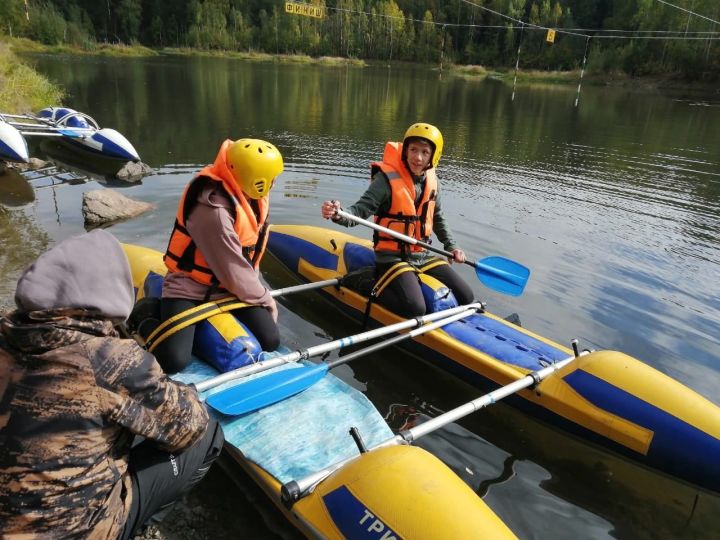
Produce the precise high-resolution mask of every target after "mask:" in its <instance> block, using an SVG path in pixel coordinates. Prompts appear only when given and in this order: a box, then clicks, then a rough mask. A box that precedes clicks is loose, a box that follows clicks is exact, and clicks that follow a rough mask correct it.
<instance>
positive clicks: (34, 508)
mask: <svg viewBox="0 0 720 540" xmlns="http://www.w3.org/2000/svg"><path fill="white" fill-rule="evenodd" d="M93 235H94V233H91V235H86V236H93ZM104 235H105V236H106V237H109V238H110V240H111V241H112V242H114V244H113V243H112V242H109V240H108V238H106V237H103V236H102V235H94V236H93V238H95V239H96V240H97V239H98V237H101V238H100V240H102V242H101V244H103V245H100V246H91V247H93V248H94V249H98V248H101V249H103V250H104V251H101V253H104V254H107V253H108V252H110V253H115V255H117V256H118V261H119V260H120V259H119V257H124V256H123V255H122V250H121V249H120V246H119V244H118V243H117V241H116V240H114V239H113V238H112V236H111V235H109V234H108V233H104ZM108 242H109V245H104V244H108ZM61 245H62V244H61ZM61 245H59V246H58V247H60V246H61ZM54 249H57V248H54ZM113 249H116V250H119V255H118V253H117V251H115V252H113ZM48 253H49V254H50V253H52V250H51V252H48ZM65 255H68V254H65ZM69 255H72V257H69V256H63V257H61V259H62V260H63V261H66V262H68V264H71V265H74V267H73V268H69V269H65V270H67V271H73V272H76V273H75V274H70V276H71V277H68V279H66V280H65V281H64V282H63V283H62V285H61V289H62V290H61V291H59V292H58V293H57V294H55V295H54V296H55V297H58V296H59V295H65V296H68V295H75V296H80V297H82V296H83V295H85V294H86V291H88V289H92V287H93V286H94V284H92V285H89V286H82V287H78V288H77V291H79V292H73V285H74V284H73V283H72V282H73V279H76V278H77V279H83V278H85V279H87V277H88V276H87V275H84V274H83V272H84V270H81V269H79V268H77V266H85V270H97V269H92V268H88V267H89V266H90V265H88V264H87V263H85V264H83V258H82V257H81V256H78V254H77V253H76V250H75V251H72V252H71V253H69ZM41 258H42V257H41ZM38 261H40V259H39V260H38ZM123 261H124V263H125V265H127V261H126V260H125V259H123ZM103 262H107V256H106V257H105V259H104V261H103ZM114 262H117V261H114ZM121 262H122V261H121ZM36 264H37V263H36ZM63 264H65V263H63ZM118 264H119V263H118ZM46 270H47V271H57V268H53V266H52V265H50V267H49V268H47V269H46ZM31 271H33V272H34V274H33V273H32V272H31ZM38 271H39V269H38V268H37V267H36V268H34V269H33V268H31V269H29V270H28V271H26V275H25V276H24V278H27V279H28V280H29V281H32V279H35V280H36V282H37V281H38V280H37V279H36V278H37V275H38ZM28 272H30V274H29V275H28ZM123 272H124V270H123ZM128 272H129V270H128ZM106 275H107V274H106ZM123 275H124V274H123ZM33 276H35V277H34V278H33ZM128 277H129V273H128ZM24 278H21V280H20V282H19V285H18V292H16V303H17V304H18V306H19V307H22V308H25V309H19V310H18V311H15V312H13V313H11V314H9V315H8V316H6V317H3V318H0V537H2V538H13V537H15V536H16V535H17V536H20V535H22V536H23V538H35V537H42V538H48V537H50V538H102V539H109V538H117V536H118V535H119V534H120V533H121V532H122V529H123V525H124V523H125V521H126V518H127V513H128V510H129V508H130V502H131V501H130V499H131V493H132V491H131V477H130V475H129V473H128V472H127V468H128V456H129V451H130V446H131V443H132V440H133V439H134V437H135V435H140V436H142V437H145V438H147V439H151V440H154V441H156V442H157V443H158V445H159V446H160V447H162V448H164V449H166V450H168V451H178V450H182V449H184V448H187V447H189V446H191V445H192V444H193V443H194V442H195V441H196V440H198V439H199V438H200V437H202V435H203V434H204V432H205V429H206V427H207V421H208V415H207V411H206V410H205V406H204V405H203V404H202V403H201V402H200V401H199V399H198V398H197V395H196V393H195V391H194V390H193V389H191V388H190V387H189V386H185V385H182V384H179V383H175V382H173V381H171V380H170V379H168V378H167V376H166V375H164V374H163V372H162V369H161V368H160V365H159V364H158V363H157V362H156V360H155V358H154V357H153V356H152V355H151V354H149V353H147V352H146V351H144V350H143V349H142V348H140V347H139V346H138V345H137V343H135V342H134V341H133V340H130V339H120V338H119V337H118V334H117V333H116V331H115V330H114V327H113V320H111V319H113V318H114V319H115V320H117V319H123V318H126V316H127V315H126V312H127V313H129V307H131V305H130V306H129V307H125V306H124V303H126V300H123V302H118V297H117V294H118V290H119V289H121V287H119V286H118V283H117V282H113V283H112V285H113V286H114V287H115V288H114V289H112V290H111V291H110V292H109V293H108V295H106V298H104V299H103V300H102V301H101V302H104V304H101V305H98V306H95V307H94V308H93V307H90V308H88V307H85V308H78V307H71V308H54V309H40V310H33V309H27V306H28V305H29V304H30V302H31V300H32V301H33V303H32V306H33V307H42V306H43V305H44V304H46V303H47V302H45V300H44V297H45V296H47V295H48V290H49V288H51V287H52V284H50V285H48V286H47V287H44V288H43V290H42V291H40V292H41V293H42V295H43V297H42V298H41V297H40V296H38V295H35V296H33V293H32V289H33V288H34V285H33V286H32V287H27V286H26V287H21V285H22V284H24V283H25V282H24V281H23V279H24ZM98 279H99V280H100V281H102V279H104V278H98ZM124 279H125V278H124V277H123V280H124ZM39 281H40V282H42V280H39ZM55 281H57V278H56V280H55ZM53 283H54V282H53ZM122 284H123V286H124V284H125V282H124V281H123V282H122ZM105 285H106V286H108V285H110V284H107V283H106V284H105ZM68 291H70V292H68ZM91 292H93V293H94V294H95V295H96V296H97V293H96V291H91ZM131 292H132V285H131V284H130V291H129V293H131ZM113 294H115V295H116V296H115V298H107V296H112V295H113ZM51 296H52V295H51ZM126 296H127V298H131V296H130V294H127V295H126ZM111 301H112V302H115V305H123V308H122V309H121V310H120V311H119V312H118V313H115V312H114V308H113V306H112V305H111V303H110V302H111ZM53 302H54V300H52V301H50V302H49V303H50V304H52V303H53ZM63 303H66V305H67V304H73V303H76V304H85V305H88V304H90V300H85V299H82V298H80V299H79V300H78V302H73V301H71V299H67V298H63ZM108 313H112V315H113V317H111V318H108V317H107V314H108ZM115 315H117V316H115Z"/></svg>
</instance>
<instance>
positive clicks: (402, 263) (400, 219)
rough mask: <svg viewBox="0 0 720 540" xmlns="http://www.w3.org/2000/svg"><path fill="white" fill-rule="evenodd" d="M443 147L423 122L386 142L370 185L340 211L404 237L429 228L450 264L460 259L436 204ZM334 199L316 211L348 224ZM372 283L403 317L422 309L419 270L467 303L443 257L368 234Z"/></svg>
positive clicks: (424, 234)
mask: <svg viewBox="0 0 720 540" xmlns="http://www.w3.org/2000/svg"><path fill="white" fill-rule="evenodd" d="M442 151H443V136H442V133H441V132H440V130H439V129H438V128H437V127H435V126H433V125H431V124H427V123H424V122H417V123H415V124H412V125H411V126H410V127H409V128H408V129H407V130H406V131H405V136H404V137H403V141H402V143H400V142H388V143H386V144H385V151H384V154H383V159H382V161H378V162H375V163H372V164H371V165H370V171H371V178H372V180H371V183H370V186H369V187H368V189H367V190H366V191H365V193H363V195H362V196H361V197H360V199H359V200H358V201H357V202H356V203H355V204H353V205H352V206H350V207H349V208H346V209H345V211H346V212H348V213H350V214H353V215H355V216H358V217H361V218H367V217H369V216H373V215H374V216H375V222H376V223H378V224H379V225H382V226H383V227H386V228H388V229H392V230H394V231H397V232H399V233H402V234H404V235H406V236H411V237H413V238H416V239H417V240H420V241H422V242H427V241H428V240H429V238H430V236H431V234H432V233H433V232H434V233H435V236H437V238H438V240H440V242H441V243H442V244H443V246H444V248H445V250H446V251H450V252H452V254H453V257H452V259H451V260H450V262H459V263H462V262H464V261H465V253H464V252H463V250H462V249H459V248H458V247H457V245H456V244H455V241H454V240H453V237H452V234H451V233H450V229H449V227H448V226H447V223H446V221H445V218H444V216H443V213H442V207H441V204H440V187H439V181H438V178H437V175H436V173H435V170H436V168H437V166H438V163H439V162H440V157H441V156H442ZM340 207H341V204H340V201H325V202H324V203H323V204H322V207H321V209H320V212H321V215H322V216H323V217H324V218H325V219H332V220H333V221H334V222H335V223H338V224H340V225H344V226H346V227H352V226H354V225H355V224H356V222H354V221H350V220H347V219H343V218H339V217H338V216H337V215H336V211H337V210H338V209H339V208H340ZM373 245H374V249H375V263H376V271H375V278H376V283H380V282H383V283H387V285H385V286H383V288H382V291H381V292H379V293H378V301H379V302H380V303H381V304H383V305H385V306H386V307H388V308H389V309H391V310H392V311H394V312H395V313H397V314H398V315H402V316H404V317H417V316H419V315H423V314H424V313H425V311H426V305H425V299H424V297H423V294H422V289H421V288H420V283H419V280H418V278H417V274H418V273H421V272H424V273H427V274H429V275H432V276H433V277H435V278H437V279H438V280H440V281H441V282H442V283H444V284H445V285H447V286H448V287H449V288H450V290H451V291H452V292H453V294H454V295H455V298H456V299H457V301H458V302H459V303H460V304H467V303H470V302H472V301H473V292H472V289H471V288H470V286H469V285H468V284H467V283H465V281H463V279H462V278H461V277H460V276H459V275H458V274H457V273H456V272H455V271H454V270H453V269H452V268H451V267H450V265H449V264H447V262H446V261H445V260H443V259H439V258H438V257H435V256H432V255H430V253H429V252H428V251H427V250H425V249H423V248H422V247H419V246H417V245H414V244H413V245H410V244H408V243H406V242H402V241H400V240H397V239H395V238H394V237H391V236H389V235H386V234H383V233H377V232H376V233H375V234H374V236H373Z"/></svg>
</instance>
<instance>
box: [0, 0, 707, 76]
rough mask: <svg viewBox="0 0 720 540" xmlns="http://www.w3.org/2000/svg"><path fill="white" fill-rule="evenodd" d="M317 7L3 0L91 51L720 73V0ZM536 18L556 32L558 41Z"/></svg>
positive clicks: (30, 26) (398, 2) (211, 1)
mask: <svg viewBox="0 0 720 540" xmlns="http://www.w3.org/2000/svg"><path fill="white" fill-rule="evenodd" d="M310 3H311V4H313V5H316V6H321V7H323V8H324V17H323V18H312V17H306V16H300V15H293V14H287V13H285V1H284V0H27V1H26V0H2V1H1V2H0V32H2V33H7V34H10V35H13V36H21V37H28V38H31V39H34V40H37V41H40V42H42V43H46V44H51V45H55V44H70V45H76V46H80V47H83V48H85V49H89V50H92V49H93V48H94V47H96V46H97V44H98V43H103V42H109V43H125V44H138V43H139V44H143V45H146V46H150V47H160V48H164V47H190V48H196V49H202V50H212V49H214V50H232V51H257V52H265V53H280V54H307V55H311V56H340V57H351V58H361V59H367V60H383V61H386V60H387V61H394V60H402V61H413V62H424V63H439V62H441V61H442V62H445V63H455V64H469V65H477V64H480V65H484V66H486V67H494V68H503V67H512V66H514V65H515V63H516V61H517V60H518V58H519V65H520V67H521V68H523V69H540V70H569V69H577V68H579V67H581V65H582V62H583V57H584V54H585V51H586V50H587V51H588V69H589V70H590V71H591V72H595V73H616V72H622V73H625V74H628V75H630V76H644V75H663V76H673V77H682V78H685V79H690V80H715V79H717V78H719V77H720V47H719V45H718V40H719V38H720V25H718V24H716V23H715V22H713V21H717V20H720V1H718V0H673V2H661V1H660V0H335V1H333V0H311V2H310ZM678 8H682V9H678ZM493 12H495V13H493ZM691 12H694V13H697V14H698V15H693V14H692V13H691ZM498 14H503V15H506V16H507V17H509V18H505V17H502V16H500V15H498ZM511 19H514V21H513V20H511ZM531 25H536V26H540V27H547V28H555V29H557V34H556V38H555V42H554V43H549V42H547V41H546V31H545V30H541V29H537V28H535V27H534V26H531ZM619 30H621V31H625V32H619ZM669 32H673V33H669ZM671 37H672V38H673V39H669V38H671ZM518 49H520V53H519V54H518Z"/></svg>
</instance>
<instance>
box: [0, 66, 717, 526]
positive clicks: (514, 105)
mask: <svg viewBox="0 0 720 540" xmlns="http://www.w3.org/2000/svg"><path fill="white" fill-rule="evenodd" d="M69 64H70V65H72V69H68V65H69ZM38 68H39V69H40V70H41V71H43V72H44V73H45V74H46V75H48V76H50V77H51V78H52V79H54V80H58V81H59V82H60V83H61V84H63V85H64V86H65V87H66V88H67V89H68V91H69V94H70V95H71V96H72V98H71V99H72V102H71V103H69V105H70V106H73V107H74V108H76V109H79V110H86V111H89V112H92V115H93V116H94V117H96V118H97V119H98V120H99V121H100V122H101V124H107V125H113V126H117V129H118V130H119V131H121V132H122V133H124V134H125V135H126V136H127V137H128V138H129V139H130V140H132V141H133V142H134V143H136V144H135V145H136V147H137V148H138V150H139V151H140V153H141V155H142V156H143V158H144V159H145V160H146V161H147V162H148V163H150V164H151V165H153V166H154V167H156V168H157V170H156V173H155V174H154V175H152V176H150V177H147V178H146V179H144V180H143V182H142V183H141V184H137V185H133V186H129V187H128V188H127V194H128V196H131V197H133V198H137V199H140V200H145V201H149V202H152V203H154V204H155V205H156V207H157V209H156V211H154V212H151V213H148V214H146V215H142V216H140V217H138V218H137V219H135V220H131V221H128V222H125V223H121V224H118V225H115V226H113V228H112V232H113V233H114V234H116V235H117V236H118V237H119V238H120V239H121V240H124V241H131V242H136V243H141V244H143V245H147V246H149V247H153V248H155V249H160V250H162V249H164V248H165V246H166V244H167V238H168V234H169V232H170V228H171V227H172V221H173V219H174V215H175V212H176V209H177V201H178V199H179V196H180V193H181V191H182V189H183V187H184V186H185V184H186V183H187V182H188V180H189V179H190V178H191V177H192V175H193V174H194V173H195V172H196V171H197V170H198V169H200V167H201V166H202V164H205V163H208V162H209V161H211V160H212V159H213V157H214V156H215V153H216V151H217V147H218V145H219V143H220V142H221V141H222V140H223V139H225V138H228V137H240V136H246V135H252V136H255V137H263V138H267V139H268V140H271V141H272V142H274V143H275V144H276V145H277V146H278V147H279V148H280V150H281V151H282V152H283V155H284V156H285V161H286V172H285V173H284V174H283V175H282V176H281V178H280V179H279V181H278V183H277V185H276V186H275V188H274V189H273V193H272V220H273V222H275V223H304V224H310V225H319V226H330V227H333V225H331V224H328V222H326V221H324V220H322V219H321V218H320V216H319V204H320V203H321V201H323V200H326V199H339V200H341V201H343V202H344V203H347V204H349V203H351V202H354V200H355V199H356V198H357V197H359V196H360V194H361V193H362V192H363V191H364V190H365V188H366V187H367V182H368V175H369V167H368V165H369V163H370V162H372V161H375V160H376V159H378V158H379V157H380V155H381V153H382V148H383V143H384V142H385V140H386V139H390V138H396V137H398V136H400V134H401V133H403V132H404V130H405V128H406V127H407V126H408V125H409V124H410V123H412V122H415V121H417V120H418V119H422V120H426V121H430V122H434V123H436V124H438V125H439V126H440V127H441V129H442V130H443V134H444V136H445V143H446V144H445V153H444V157H443V160H442V161H441V168H440V170H439V174H440V177H441V180H442V189H443V206H444V208H445V209H446V215H447V217H448V220H449V222H450V226H451V228H452V230H453V232H454V234H455V237H456V239H457V240H458V243H459V244H460V245H461V246H462V247H463V248H464V249H465V251H466V252H467V253H469V254H471V255H473V256H477V257H480V256H485V255H492V254H498V255H503V256H506V257H509V258H513V259H516V260H519V261H520V262H522V263H524V264H526V265H527V266H529V267H530V268H531V269H532V272H533V273H532V277H531V281H530V284H529V286H528V288H527V290H526V293H525V294H524V295H523V296H522V297H520V298H509V297H503V296H500V295H498V294H495V293H492V292H490V291H487V290H485V289H482V288H481V287H480V285H479V284H477V283H476V280H475V279H474V275H473V273H472V270H471V269H469V268H467V269H465V268H461V269H459V271H460V272H461V274H462V275H464V276H465V277H466V279H467V280H468V281H469V282H471V283H473V286H474V288H475V293H476V295H477V297H478V298H481V299H483V300H485V301H487V302H488V304H489V309H490V310H491V311H493V312H494V313H497V314H499V315H506V314H508V313H511V312H517V313H519V314H520V316H521V319H522V322H523V325H524V326H525V327H527V328H529V329H531V330H533V331H535V332H537V333H539V334H541V335H544V336H547V337H549V338H551V339H555V340H557V341H559V342H561V343H564V344H568V343H569V340H570V339H571V338H574V337H577V338H580V340H581V346H583V347H585V346H587V347H598V348H600V347H602V348H612V349H617V350H621V351H624V352H626V353H628V354H630V355H632V356H635V357H637V358H639V359H641V360H643V361H645V362H647V363H649V364H650V365H652V366H654V367H656V368H658V369H660V370H661V371H663V372H665V373H667V374H669V375H671V376H673V377H675V378H677V379H678V380H680V381H681V382H683V383H685V384H687V385H689V386H690V387H692V388H694V389H695V390H697V391H699V392H701V393H702V394H703V395H705V396H706V397H708V399H711V400H714V401H716V402H717V396H718V395H720V377H719V376H718V375H719V370H720V346H719V344H718V336H720V264H719V263H720V241H719V240H718V235H717V231H718V230H720V181H719V180H720V131H719V130H718V129H717V126H718V125H719V124H718V122H720V109H718V108H717V107H701V106H695V105H694V104H695V103H697V99H696V98H693V99H692V100H690V101H686V100H684V99H685V98H684V97H683V96H674V97H675V98H676V100H675V101H674V100H673V99H671V98H669V97H667V96H664V95H662V94H659V93H640V92H637V91H635V90H633V89H613V88H593V87H590V86H585V87H584V88H583V97H582V100H581V105H580V107H579V108H578V109H575V108H574V107H573V106H572V104H573V101H574V97H575V96H574V90H575V89H574V88H560V87H552V88H548V87H539V88H524V87H523V88H518V91H517V93H516V96H515V101H514V102H510V99H509V97H510V91H511V89H510V88H508V87H507V86H505V85H503V84H502V83H499V82H497V81H492V80H485V81H478V80H469V79H457V78H454V77H443V79H442V80H441V81H439V80H438V78H437V74H436V73H434V72H429V71H424V70H421V69H405V68H400V69H396V68H392V69H387V68H385V67H382V68H367V69H355V68H340V69H334V68H333V69H324V68H320V67H318V66H287V65H282V66H280V65H275V64H253V63H245V62H240V61H236V60H224V59H210V58H152V59H133V60H126V59H123V60H117V59H89V58H88V59H83V58H74V57H71V58H60V59H58V57H50V56H48V57H41V58H40V59H39V61H38ZM98 180H99V179H98ZM98 187H99V186H98V183H97V181H96V179H90V180H88V181H87V182H84V183H81V184H76V185H71V184H63V186H62V187H57V186H55V187H53V188H52V193H51V190H50V188H48V189H41V190H38V191H37V196H38V200H36V201H35V202H34V203H32V204H31V205H27V206H26V207H25V209H24V210H25V212H26V217H25V219H26V221H25V222H19V221H17V219H16V218H13V219H15V221H14V222H13V223H12V224H11V225H10V227H11V228H13V232H12V233H11V234H16V235H17V234H19V232H18V231H17V230H14V228H15V227H24V228H25V231H24V232H26V233H28V231H29V230H30V229H29V228H28V227H30V226H34V232H33V233H32V234H33V235H40V236H42V235H45V242H46V243H47V242H48V241H55V240H57V239H60V238H63V237H65V236H68V235H70V234H75V233H77V232H81V231H82V230H83V224H82V218H81V215H80V211H79V206H80V205H79V201H80V200H81V199H82V193H83V192H84V191H86V190H89V189H97V188H98ZM51 195H52V197H51ZM56 216H58V219H59V217H60V216H61V217H62V219H61V220H60V223H57V219H56ZM4 230H5V226H4V225H3V227H2V228H0V232H2V231H4ZM350 232H353V233H355V234H357V235H358V236H361V237H363V238H370V233H369V232H368V231H366V230H362V229H355V230H353V231H350ZM17 244H18V248H17V249H18V250H23V249H24V246H19V244H21V242H20V241H18V242H17ZM3 256H7V255H6V253H5V250H3ZM263 272H264V276H265V278H266V279H267V280H268V281H269V282H270V284H271V285H273V286H284V285H288V284H289V279H288V276H287V274H286V273H285V272H284V271H283V269H282V268H278V267H277V265H273V263H272V261H271V260H269V261H267V264H265V263H264V264H263ZM282 303H283V304H284V305H285V306H286V307H287V308H288V309H287V311H286V310H283V312H282V314H281V323H282V324H283V336H286V335H288V336H291V335H292V336H293V338H292V339H294V340H295V341H296V342H297V345H298V346H300V345H302V346H307V345H308V344H309V343H313V344H314V343H316V342H317V341H316V340H319V339H329V338H331V337H332V338H337V337H341V336H344V335H347V334H349V333H351V332H352V331H353V330H356V328H355V327H354V326H352V325H351V324H349V322H348V321H347V320H345V319H343V318H342V317H340V316H339V315H338V313H337V312H336V311H334V310H331V309H329V308H328V307H327V305H326V304H324V303H323V302H322V301H320V300H319V299H318V297H317V296H314V295H308V296H302V297H296V298H287V299H283V300H282ZM319 328H322V329H323V330H322V331H320V330H319ZM336 372H337V374H338V375H340V376H341V377H343V378H344V379H345V380H347V381H348V382H350V383H351V384H353V385H354V386H355V387H356V388H359V389H362V390H363V391H364V392H365V393H366V394H367V395H368V397H369V398H370V399H371V400H372V401H373V403H375V404H376V406H377V407H378V408H379V409H380V410H381V411H389V410H390V407H391V406H392V405H393V404H397V403H404V404H410V406H412V407H414V408H415V410H416V412H418V414H429V415H434V414H435V413H436V412H437V411H438V410H447V409H450V408H452V407H454V406H457V405H458V404H460V403H463V402H465V401H469V400H470V399H472V398H474V397H477V394H476V392H475V391H471V390H470V389H468V388H467V387H465V386H464V385H463V384H462V383H460V382H458V381H457V380H456V379H454V378H453V377H451V376H449V375H447V374H444V373H443V372H439V371H437V370H435V369H434V368H432V367H431V366H429V365H427V364H425V363H424V362H422V360H421V359H417V358H411V357H407V356H404V355H400V354H398V353H397V352H396V351H389V352H387V353H383V354H381V355H374V356H373V357H369V358H367V359H364V360H358V361H357V362H354V363H353V364H352V365H351V366H350V365H348V366H344V367H343V368H342V369H338V370H336ZM422 403H425V404H426V405H425V406H422V407H421V406H420V405H421V404H422ZM452 429H455V428H452ZM462 429H464V430H466V431H467V433H462V434H460V433H455V434H450V435H443V436H447V438H446V439H442V438H440V439H435V440H432V439H430V443H429V444H435V445H436V446H437V447H438V452H441V453H443V454H446V455H445V456H444V457H445V459H447V460H448V461H456V462H457V463H456V469H457V470H458V472H459V473H460V474H461V475H464V476H463V477H464V478H465V479H466V481H468V483H469V484H470V485H471V486H472V487H473V488H474V489H477V490H478V491H479V492H480V493H481V494H484V495H485V500H486V501H487V502H488V503H489V504H490V506H491V507H492V508H493V509H494V510H495V511H496V512H498V513H500V514H502V516H503V519H505V520H506V521H507V522H508V523H509V524H511V526H512V527H513V528H514V529H515V530H516V532H517V534H519V535H520V536H521V537H522V538H533V537H538V538H557V537H558V536H563V535H566V536H567V537H573V538H578V537H583V538H587V537H608V536H615V537H621V538H644V537H682V538H693V537H694V538H705V537H713V535H714V534H715V533H716V531H717V530H718V529H719V527H718V517H717V516H720V500H719V499H718V497H716V496H711V495H709V494H706V493H700V494H698V491H697V490H695V489H693V488H691V487H688V486H685V485H681V484H678V483H677V482H674V481H671V480H669V479H666V478H664V477H662V476H661V475H658V474H657V473H652V472H648V471H645V470H644V469H640V468H639V467H637V466H633V465H630V464H628V463H627V462H625V461H622V460H620V459H617V458H615V457H614V456H612V455H609V454H607V453H602V452H599V451H596V450H594V449H593V448H590V447H588V446H587V445H584V444H580V443H578V442H577V441H575V440H573V439H570V438H568V437H565V436H563V435H561V434H560V433H558V432H555V431H553V430H550V429H548V428H546V427H544V426H542V425H540V424H538V423H536V422H532V421H529V420H528V419H527V418H525V417H523V416H522V415H519V414H518V413H515V412H513V411H512V410H510V409H508V408H506V407H494V408H492V410H487V411H484V412H483V413H482V414H478V415H475V416H473V417H471V418H468V419H466V420H465V421H463V422H462ZM468 434H469V435H468ZM448 441H452V443H451V442H448ZM468 470H469V471H472V474H471V473H470V472H468Z"/></svg>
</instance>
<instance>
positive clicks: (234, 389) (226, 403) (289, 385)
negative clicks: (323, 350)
mask: <svg viewBox="0 0 720 540" xmlns="http://www.w3.org/2000/svg"><path fill="white" fill-rule="evenodd" d="M327 372H328V366H327V364H316V365H314V366H307V367H300V368H295V369H286V370H283V371H277V372H275V373H270V374H269V375H264V376H262V377H257V378H256V379H253V380H251V381H247V382H244V383H242V384H237V385H235V386H231V387H230V388H227V389H226V390H222V391H220V392H217V393H215V394H213V395H211V396H210V397H208V398H207V400H206V402H207V404H208V405H210V406H211V407H212V408H213V409H215V410H216V411H218V412H220V413H222V414H224V415H227V416H237V415H239V414H245V413H249V412H253V411H257V410H258V409H262V408H263V407H267V406H268V405H272V404H273V403H277V402H278V401H282V400H283V399H286V398H289V397H291V396H294V395H295V394H299V393H300V392H302V391H303V390H305V389H307V388H309V387H311V386H312V385H313V384H315V383H316V382H318V381H319V380H320V379H322V378H323V377H324V376H325V374H326V373H327Z"/></svg>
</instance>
